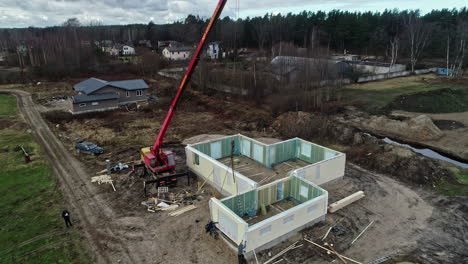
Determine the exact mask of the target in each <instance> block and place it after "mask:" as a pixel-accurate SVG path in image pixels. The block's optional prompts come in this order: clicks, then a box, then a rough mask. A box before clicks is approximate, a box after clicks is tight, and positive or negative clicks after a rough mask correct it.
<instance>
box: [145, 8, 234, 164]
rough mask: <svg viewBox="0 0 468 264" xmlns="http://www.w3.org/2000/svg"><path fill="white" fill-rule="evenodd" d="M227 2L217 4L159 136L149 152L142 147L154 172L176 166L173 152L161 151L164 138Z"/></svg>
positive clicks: (146, 159) (147, 162)
mask: <svg viewBox="0 0 468 264" xmlns="http://www.w3.org/2000/svg"><path fill="white" fill-rule="evenodd" d="M226 2H227V0H219V2H218V5H217V6H216V9H215V11H214V13H213V16H212V17H211V19H210V22H209V23H208V26H207V27H206V29H205V32H204V33H203V36H202V38H201V39H200V42H199V43H198V47H197V49H196V51H195V53H194V55H193V57H192V60H191V61H190V64H189V66H188V68H187V71H186V72H185V75H184V78H182V81H181V82H180V85H179V89H178V90H177V93H176V95H175V97H174V100H173V101H172V104H171V106H170V108H169V111H168V112H167V115H166V118H165V119H164V123H163V125H162V126H161V129H160V130H159V134H158V137H157V138H156V141H155V142H154V145H153V147H152V148H151V150H150V152H149V153H147V151H144V149H145V148H143V149H142V156H143V161H144V163H145V165H146V167H147V168H148V169H150V170H151V171H152V172H153V173H154V172H162V171H167V170H172V169H174V168H175V161H174V157H173V154H172V152H167V153H165V152H163V151H161V146H162V144H163V139H164V136H165V135H166V132H167V129H168V127H169V124H170V123H171V120H172V117H173V116H174V113H175V109H176V107H177V104H178V103H179V99H180V96H181V95H182V93H183V92H184V90H185V87H186V86H187V82H188V81H189V79H190V76H191V75H192V72H193V70H194V69H195V67H196V66H197V63H198V60H199V59H200V53H201V52H202V49H203V46H204V44H205V40H206V38H207V37H208V35H209V33H210V31H211V29H212V28H213V26H214V25H215V24H216V21H217V19H218V18H219V16H220V15H221V12H222V11H223V8H224V5H225V4H226ZM146 149H147V148H146Z"/></svg>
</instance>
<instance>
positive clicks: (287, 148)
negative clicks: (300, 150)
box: [266, 139, 299, 168]
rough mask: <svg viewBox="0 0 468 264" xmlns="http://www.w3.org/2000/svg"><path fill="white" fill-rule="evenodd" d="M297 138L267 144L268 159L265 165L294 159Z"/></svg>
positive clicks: (269, 165)
mask: <svg viewBox="0 0 468 264" xmlns="http://www.w3.org/2000/svg"><path fill="white" fill-rule="evenodd" d="M298 142H299V141H298V140H297V139H294V140H289V141H285V142H281V143H278V144H274V145H270V146H268V161H267V164H266V167H268V168H271V167H272V166H274V165H276V164H279V163H281V162H285V161H288V160H292V159H296V149H297V143H298Z"/></svg>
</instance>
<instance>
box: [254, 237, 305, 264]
mask: <svg viewBox="0 0 468 264" xmlns="http://www.w3.org/2000/svg"><path fill="white" fill-rule="evenodd" d="M298 242H299V241H296V242H294V243H292V244H291V245H290V246H289V247H287V248H285V249H283V250H281V251H280V252H279V253H278V254H276V255H274V256H273V257H272V258H271V259H269V260H267V261H265V262H264V263H263V264H268V263H271V262H273V261H274V260H275V259H277V258H279V257H281V256H282V255H283V254H284V253H286V252H288V251H290V250H292V249H296V248H298V247H302V244H301V245H299V246H296V244H297V243H298ZM278 262H279V261H278ZM278 262H275V263H278Z"/></svg>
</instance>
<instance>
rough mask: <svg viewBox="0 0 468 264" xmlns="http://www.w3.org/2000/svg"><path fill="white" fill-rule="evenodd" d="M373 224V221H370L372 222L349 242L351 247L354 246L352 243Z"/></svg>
mask: <svg viewBox="0 0 468 264" xmlns="http://www.w3.org/2000/svg"><path fill="white" fill-rule="evenodd" d="M373 223H374V220H372V222H370V224H368V225H367V226H366V228H364V230H362V232H361V233H360V234H359V235H358V236H357V237H356V238H355V239H354V240H353V241H351V245H352V244H354V242H356V240H358V238H359V237H361V236H362V234H364V232H366V230H367V229H368V228H369V227H370V226H371V225H372V224H373Z"/></svg>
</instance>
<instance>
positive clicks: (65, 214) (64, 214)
mask: <svg viewBox="0 0 468 264" xmlns="http://www.w3.org/2000/svg"><path fill="white" fill-rule="evenodd" d="M62 217H63V220H65V225H66V226H67V227H70V226H73V225H72V223H71V221H70V212H68V211H67V210H63V212H62Z"/></svg>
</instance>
